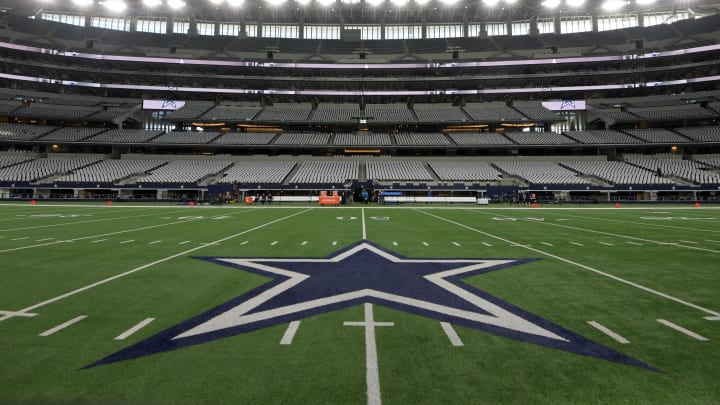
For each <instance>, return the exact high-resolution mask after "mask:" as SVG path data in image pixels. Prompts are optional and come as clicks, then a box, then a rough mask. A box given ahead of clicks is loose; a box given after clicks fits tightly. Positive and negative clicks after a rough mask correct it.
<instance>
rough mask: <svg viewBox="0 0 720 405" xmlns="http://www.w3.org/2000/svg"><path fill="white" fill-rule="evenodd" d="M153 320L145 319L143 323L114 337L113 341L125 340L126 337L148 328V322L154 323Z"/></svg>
mask: <svg viewBox="0 0 720 405" xmlns="http://www.w3.org/2000/svg"><path fill="white" fill-rule="evenodd" d="M154 320H155V318H146V319H145V320H143V321H140V322H139V323H138V324H137V325H135V326H133V327H132V328H130V329H128V330H126V331H125V332H123V333H121V334H119V335H117V336H116V337H115V340H125V339H126V338H127V337H128V336H130V335H132V334H133V333H135V332H137V331H139V330H140V329H142V328H144V327H146V326H148V325H149V324H150V322H152V321H154Z"/></svg>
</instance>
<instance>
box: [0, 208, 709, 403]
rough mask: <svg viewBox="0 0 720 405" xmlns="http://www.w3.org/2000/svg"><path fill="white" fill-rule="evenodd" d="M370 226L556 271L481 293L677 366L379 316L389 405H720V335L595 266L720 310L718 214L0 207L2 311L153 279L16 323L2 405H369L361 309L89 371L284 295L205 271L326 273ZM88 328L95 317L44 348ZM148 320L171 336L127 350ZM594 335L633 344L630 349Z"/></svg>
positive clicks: (54, 306) (496, 275)
mask: <svg viewBox="0 0 720 405" xmlns="http://www.w3.org/2000/svg"><path fill="white" fill-rule="evenodd" d="M665 212H667V213H665ZM338 217H345V219H344V220H339V219H337V218H338ZM349 217H354V218H355V219H350V218H349ZM373 217H374V219H373ZM384 217H387V218H384ZM540 218H542V219H543V221H538V219H540ZM363 219H364V221H363ZM510 219H514V220H510ZM363 222H364V229H365V234H366V237H367V239H368V240H370V241H372V242H374V243H376V244H379V245H381V246H384V247H385V248H386V249H388V250H391V251H394V252H396V253H397V254H398V255H403V256H406V257H409V258H534V259H539V260H537V261H534V262H531V263H527V264H523V265H520V266H515V267H511V268H507V269H503V270H499V271H495V272H491V273H488V274H483V275H478V276H475V277H470V278H468V279H466V280H465V282H466V283H468V284H469V285H472V286H475V287H477V288H479V289H481V290H483V291H487V292H489V293H490V294H493V295H494V296H496V297H498V298H501V299H503V300H506V301H508V302H510V303H511V304H513V305H515V306H518V307H520V308H522V309H524V310H526V311H529V312H531V313H533V314H536V315H538V316H541V317H543V318H545V319H547V320H549V321H551V322H554V323H556V324H558V325H561V326H563V327H565V328H567V329H570V330H572V331H574V332H577V333H579V334H581V335H583V336H585V337H587V338H589V339H591V340H594V341H596V342H599V343H601V344H604V345H606V346H609V347H611V348H613V349H615V350H618V351H620V352H622V353H625V354H627V355H629V356H632V357H634V358H636V359H638V360H640V361H643V362H645V363H647V364H650V365H652V366H654V367H657V368H658V369H660V370H662V372H651V371H647V370H644V369H640V368H635V367H630V366H625V365H620V364H616V363H612V362H609V361H605V360H601V359H597V358H591V357H585V356H580V355H576V354H572V353H567V352H563V351H558V350H554V349H550V348H546V347H541V346H536V345H533V344H529V343H525V342H521V341H516V340H512V339H508V338H505V337H500V336H496V335H493V334H489V333H486V332H482V331H478V330H475V329H471V328H465V327H460V326H455V329H456V331H457V332H458V335H459V336H460V338H461V339H462V341H463V342H464V346H462V347H453V346H451V345H450V342H449V340H448V338H447V337H446V336H445V334H444V332H443V331H442V329H441V328H440V325H439V323H438V322H437V321H435V320H432V319H428V318H425V317H421V316H418V315H413V314H409V313H406V312H403V311H399V310H396V309H391V308H386V307H382V306H379V305H374V314H375V320H376V321H378V322H394V326H392V327H382V328H378V329H377V331H376V335H377V350H378V359H379V376H380V384H381V392H382V399H383V402H385V403H388V404H392V403H398V404H399V403H402V404H405V403H419V404H425V403H427V404H435V403H518V404H519V403H523V404H526V403H553V404H557V403H568V404H578V403H583V404H585V403H597V404H601V403H602V404H605V403H627V404H639V403H647V404H657V403H683V404H708V403H717V402H718V399H719V398H720V386H718V384H717V381H718V377H719V376H720V371H718V368H717V365H718V364H720V345H719V344H718V342H719V341H720V321H708V320H705V319H703V317H704V316H708V315H709V314H707V313H705V312H702V311H701V310H698V309H696V308H691V307H688V306H686V305H683V304H681V303H678V302H674V301H672V300H669V299H667V298H663V297H660V296H658V295H655V294H652V293H649V292H646V291H642V290H640V289H638V288H636V287H633V286H631V285H628V284H624V283H622V282H620V281H618V280H614V279H611V278H609V277H606V276H603V275H600V274H597V273H594V272H593V271H591V270H589V269H588V267H589V268H591V269H595V270H597V271H601V272H604V273H607V274H609V275H613V276H616V277H619V278H622V279H624V280H627V281H629V282H633V283H637V284H639V285H642V286H645V287H647V288H651V289H654V290H656V291H658V292H661V293H664V294H668V295H670V296H672V297H676V298H678V299H680V300H684V301H687V302H688V303H691V304H695V305H698V306H701V307H703V308H707V309H710V310H712V311H720V300H719V299H718V297H720V273H718V262H719V259H720V230H719V229H720V228H719V227H718V224H720V210H717V209H711V208H705V207H703V208H701V209H695V208H692V207H683V209H678V208H677V207H670V208H668V207H655V206H653V207H643V208H641V209H625V208H623V209H607V210H595V209H588V208H582V209H559V210H549V209H518V208H513V209H493V208H487V207H480V208H477V207H472V206H444V207H442V206H415V207H397V208H386V207H377V206H358V205H356V206H352V207H348V208H327V207H326V208H319V207H303V206H292V205H291V206H284V207H279V206H273V207H244V206H239V207H230V208H228V207H220V208H216V207H194V208H190V207H178V206H166V207H152V206H149V207H138V206H113V207H107V206H102V205H100V206H79V205H70V206H66V205H52V206H50V205H45V204H42V203H41V204H39V205H37V206H32V207H31V206H29V205H0V255H1V256H0V260H1V262H0V263H2V265H0V310H2V311H10V310H20V309H23V308H26V307H30V306H34V305H36V304H38V303H42V302H44V301H46V300H49V299H52V298H54V297H58V296H60V295H62V294H64V293H67V292H70V291H73V290H75V289H78V288H81V287H84V286H88V285H91V284H92V283H95V282H98V281H100V280H104V279H107V278H108V277H112V276H116V275H121V274H123V273H125V272H128V271H132V270H137V271H136V272H134V273H132V274H128V275H127V276H123V277H120V278H118V279H116V280H114V281H111V282H108V283H106V284H102V285H98V286H97V287H94V288H91V289H88V290H86V291H83V292H81V293H78V294H75V295H72V296H69V297H67V298H64V299H60V300H57V301H55V302H52V303H48V304H46V305H42V306H40V307H37V308H35V309H33V310H31V311H30V312H35V313H37V314H38V315H37V316H36V317H33V318H20V317H15V318H11V319H7V320H5V321H2V322H0V403H21V404H22V403H32V404H35V403H43V404H47V403H49V404H53V403H58V404H60V403H62V404H64V403H93V404H96V403H100V404H105V403H107V404H156V403H157V404H238V403H263V404H265V403H282V404H290V403H292V404H329V403H333V404H362V403H365V402H366V401H367V396H366V384H365V372H366V371H365V337H364V332H363V329H362V328H358V327H347V326H343V322H344V321H361V320H362V319H363V307H362V306H354V307H351V308H347V309H343V310H339V311H335V312H330V313H325V314H322V315H318V316H314V317H310V318H307V319H303V320H302V323H301V326H300V328H299V329H298V333H297V335H296V336H295V339H294V341H293V344H292V345H289V346H281V345H279V341H280V339H281V337H282V336H283V333H284V332H285V329H286V325H278V326H275V327H271V328H266V329H262V330H258V331H255V332H251V333H247V334H242V335H237V336H233V337H229V338H225V339H220V340H216V341H213V342H210V343H205V344H200V345H196V346H192V347H187V348H183V349H180V350H176V351H171V352H167V353H160V354H155V355H150V356H146V357H141V358H138V359H134V360H129V361H123V362H119V363H114V364H110V365H106V366H100V367H96V368H92V369H87V370H82V369H81V368H82V367H84V366H87V365H89V364H91V363H93V362H95V361H97V360H99V359H101V358H103V357H105V356H107V355H110V354H112V353H114V352H117V351H119V350H121V349H123V348H126V347H128V346H130V345H132V344H134V343H137V342H140V341H142V340H143V339H146V338H148V337H150V336H152V335H154V334H156V333H159V332H161V331H163V330H165V329H167V328H169V327H172V326H174V325H177V324H179V323H181V322H183V321H185V320H187V319H190V318H192V317H194V316H196V315H198V314H200V313H202V312H204V311H206V310H208V309H211V308H213V307H215V306H217V305H220V304H222V303H224V302H226V301H228V300H230V299H232V298H234V297H237V296H239V295H241V294H243V293H244V292H247V291H249V290H251V289H253V288H255V287H258V286H260V285H262V284H263V283H265V282H267V280H268V279H266V278H264V277H261V276H257V275H254V274H250V273H247V272H243V271H239V270H236V269H233V268H230V267H226V266H220V265H216V264H213V263H209V262H205V261H201V260H197V259H194V258H193V257H195V256H219V257H236V256H247V257H254V256H263V257H264V256H268V257H325V256H328V255H330V254H332V253H333V252H334V251H337V250H339V249H341V248H343V247H345V246H348V245H351V244H353V243H355V242H358V241H360V240H361V239H362V237H363ZM50 238H52V239H50ZM43 239H47V240H44V241H41V240H43ZM128 241H130V242H128ZM303 242H306V243H303ZM334 242H335V244H333V243H334ZM423 242H424V243H423ZM453 242H454V243H453ZM601 242H602V243H601ZM628 242H632V243H628ZM603 243H605V244H603ZM488 245H489V246H488ZM78 315H87V316H88V317H87V318H86V319H84V320H83V321H81V322H79V323H77V324H75V325H73V326H71V327H68V328H67V329H65V330H62V331H60V332H58V333H56V334H53V335H51V336H47V337H40V336H38V334H40V333H41V332H43V331H46V330H48V329H50V328H52V327H54V326H56V325H58V324H60V323H63V322H65V321H67V320H69V319H72V318H74V317H76V316H78ZM148 317H153V318H156V320H155V321H154V322H152V323H151V324H150V325H148V326H147V327H145V328H143V329H141V330H140V331H139V332H137V333H136V334H134V335H132V336H131V337H129V338H128V339H126V340H124V341H117V340H114V338H115V337H116V336H117V335H119V334H120V333H122V332H124V331H125V330H127V329H128V328H130V327H131V326H133V325H135V324H136V323H138V322H140V321H141V320H143V319H145V318H148ZM656 319H667V320H670V321H672V322H674V323H676V324H679V325H681V326H683V327H685V328H687V329H690V330H692V331H694V332H696V333H699V334H700V335H702V336H704V337H706V338H708V339H709V340H708V341H704V342H700V341H696V340H694V339H692V338H690V337H688V336H685V335H684V334H681V333H680V332H677V331H675V330H672V329H670V328H668V327H666V326H663V325H661V324H660V323H658V322H657V321H656ZM591 320H595V321H597V322H600V323H602V324H603V325H605V326H607V327H609V328H610V329H612V330H614V331H616V332H617V333H619V334H621V335H622V336H624V337H626V338H627V339H629V340H630V342H631V343H630V344H627V345H621V344H619V343H617V342H616V341H614V340H613V339H611V338H610V337H608V336H606V335H605V334H603V333H602V332H600V331H598V330H596V329H595V328H593V327H592V326H590V325H589V324H588V321H591Z"/></svg>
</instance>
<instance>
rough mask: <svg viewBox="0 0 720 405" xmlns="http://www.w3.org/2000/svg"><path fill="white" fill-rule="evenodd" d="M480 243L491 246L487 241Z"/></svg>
mask: <svg viewBox="0 0 720 405" xmlns="http://www.w3.org/2000/svg"><path fill="white" fill-rule="evenodd" d="M482 244H483V245H485V246H487V247H492V245H491V244H489V243H487V242H483V243H482Z"/></svg>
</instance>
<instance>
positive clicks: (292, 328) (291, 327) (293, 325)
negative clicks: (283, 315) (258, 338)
mask: <svg viewBox="0 0 720 405" xmlns="http://www.w3.org/2000/svg"><path fill="white" fill-rule="evenodd" d="M299 327H300V321H292V322H290V324H288V327H287V329H286V330H285V334H283V337H282V339H281V340H280V344H281V345H290V344H292V341H293V339H294V338H295V334H296V333H297V330H298V328H299Z"/></svg>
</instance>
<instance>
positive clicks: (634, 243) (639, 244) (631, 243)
mask: <svg viewBox="0 0 720 405" xmlns="http://www.w3.org/2000/svg"><path fill="white" fill-rule="evenodd" d="M627 244H628V245H635V246H642V245H643V244H642V243H637V242H631V241H627Z"/></svg>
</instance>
